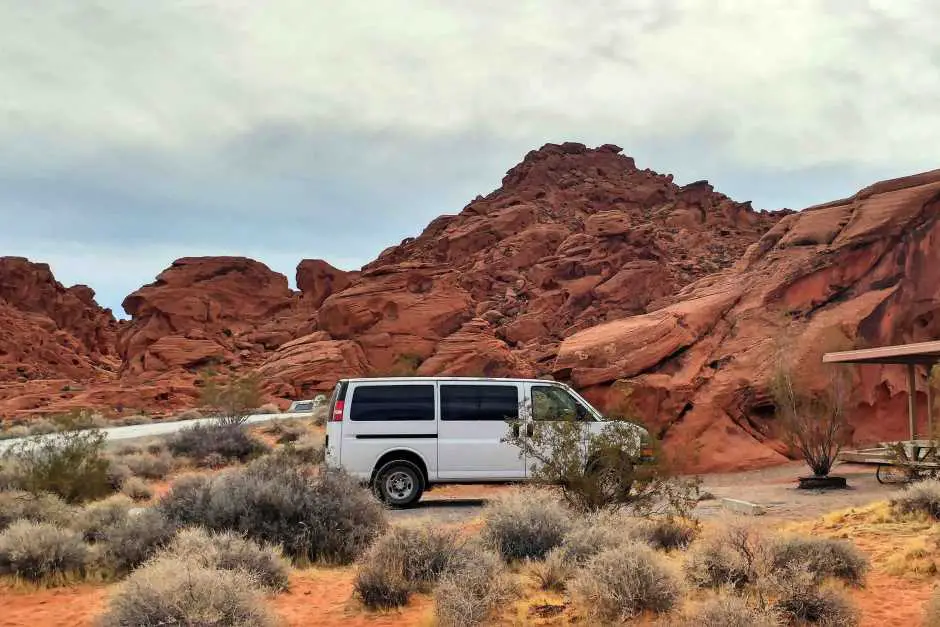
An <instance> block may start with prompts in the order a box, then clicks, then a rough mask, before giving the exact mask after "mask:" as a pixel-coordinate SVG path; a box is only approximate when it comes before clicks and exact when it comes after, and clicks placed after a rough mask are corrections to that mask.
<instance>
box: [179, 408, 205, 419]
mask: <svg viewBox="0 0 940 627" xmlns="http://www.w3.org/2000/svg"><path fill="white" fill-rule="evenodd" d="M202 417H203V416H202V412H201V411H199V410H198V409H187V410H186V411H184V412H182V413H180V414H177V415H176V416H174V417H173V420H198V419H200V418H202Z"/></svg>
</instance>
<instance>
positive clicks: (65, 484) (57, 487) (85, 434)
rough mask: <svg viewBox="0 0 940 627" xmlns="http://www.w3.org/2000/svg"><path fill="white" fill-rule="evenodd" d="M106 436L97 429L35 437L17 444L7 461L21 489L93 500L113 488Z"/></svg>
mask: <svg viewBox="0 0 940 627" xmlns="http://www.w3.org/2000/svg"><path fill="white" fill-rule="evenodd" d="M104 439H105V435H104V433H102V432H101V431H98V430H96V429H90V430H87V431H68V432H63V433H58V434H54V435H48V436H42V437H39V438H31V439H29V440H27V441H24V442H18V443H16V444H14V446H12V447H11V448H10V449H8V450H7V451H6V452H5V453H4V454H3V457H4V460H3V461H4V463H5V464H7V463H9V464H11V466H12V468H13V469H14V472H15V474H14V476H13V479H12V481H13V483H14V484H15V487H16V488H18V489H21V490H25V491H27V492H32V493H33V494H38V493H42V492H50V493H52V494H57V495H58V496H60V497H62V498H63V499H64V500H65V501H66V502H68V503H81V502H84V501H93V500H96V499H99V498H101V497H103V496H107V495H108V494H110V493H111V492H112V491H113V488H112V486H111V483H110V481H109V479H108V466H109V461H108V459H107V458H106V457H105V456H104V452H103V448H104Z"/></svg>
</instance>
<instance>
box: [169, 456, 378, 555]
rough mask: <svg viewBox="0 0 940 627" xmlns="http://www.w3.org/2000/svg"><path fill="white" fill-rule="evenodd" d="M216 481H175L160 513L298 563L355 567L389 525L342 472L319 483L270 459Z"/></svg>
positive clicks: (332, 472)
mask: <svg viewBox="0 0 940 627" xmlns="http://www.w3.org/2000/svg"><path fill="white" fill-rule="evenodd" d="M268 457H272V458H273V457H274V456H266V457H265V458H263V459H261V460H257V461H256V462H254V463H252V464H250V465H249V466H247V467H245V468H238V469H231V470H229V471H227V472H223V473H221V474H220V475H218V476H215V477H212V478H208V479H207V478H192V477H187V478H186V479H185V480H184V481H177V482H176V483H175V484H174V485H173V486H172V488H171V489H170V492H169V493H168V494H167V495H166V496H164V498H163V499H162V500H161V502H160V510H161V511H162V512H163V513H164V514H165V515H166V516H167V517H168V518H169V519H170V520H172V521H174V522H175V523H177V524H179V525H190V524H195V525H202V526H204V527H206V528H207V529H212V530H215V531H227V530H231V531H236V532H238V533H242V534H245V535H247V536H248V537H250V538H252V539H254V540H256V541H258V542H264V543H269V544H280V545H281V546H282V547H283V549H284V552H285V554H287V555H289V556H290V557H292V558H294V559H295V560H298V561H299V562H301V563H303V562H308V561H309V562H326V563H341V564H346V563H349V562H352V561H354V560H355V559H356V558H358V557H359V555H361V554H362V552H363V551H365V549H366V548H367V547H368V546H369V545H370V544H371V543H372V541H373V540H374V539H375V537H376V536H377V535H378V534H380V533H381V532H382V531H384V529H385V526H386V521H385V516H384V512H383V510H382V507H381V506H380V505H379V504H378V502H377V501H375V499H373V498H372V496H371V495H370V494H369V492H368V491H366V490H364V489H362V488H361V487H359V485H358V483H357V481H356V480H355V479H353V478H352V477H350V476H348V475H346V474H345V473H343V472H341V471H336V470H327V471H324V472H322V473H321V474H319V475H318V476H316V477H312V476H309V475H308V474H306V473H305V472H304V471H303V469H302V468H297V467H296V465H291V464H289V463H285V462H284V461H283V460H282V461H278V460H277V459H273V460H272V459H268Z"/></svg>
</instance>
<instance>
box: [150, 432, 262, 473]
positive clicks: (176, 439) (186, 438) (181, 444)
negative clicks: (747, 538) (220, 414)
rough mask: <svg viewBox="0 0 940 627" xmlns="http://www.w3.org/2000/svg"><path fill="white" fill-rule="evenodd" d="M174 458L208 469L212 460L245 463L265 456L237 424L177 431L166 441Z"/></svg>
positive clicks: (254, 440)
mask: <svg viewBox="0 0 940 627" xmlns="http://www.w3.org/2000/svg"><path fill="white" fill-rule="evenodd" d="M167 447H168V448H169V449H170V451H172V453H173V454H174V455H180V456H185V457H188V458H190V459H192V460H193V461H194V462H195V463H196V464H199V465H202V466H209V467H212V466H214V465H216V464H213V463H212V460H213V459H216V458H218V459H220V460H222V461H223V462H224V461H239V462H245V461H248V460H250V459H254V458H255V457H258V456H260V455H262V454H263V453H266V452H267V451H268V450H269V447H268V445H267V444H265V443H264V442H262V441H261V440H259V439H258V438H256V437H254V436H252V435H251V434H250V433H249V432H248V430H247V429H246V428H245V427H244V425H241V424H196V425H193V426H191V427H186V428H184V429H180V430H179V431H177V432H176V433H174V434H173V435H172V436H170V437H169V439H168V440H167Z"/></svg>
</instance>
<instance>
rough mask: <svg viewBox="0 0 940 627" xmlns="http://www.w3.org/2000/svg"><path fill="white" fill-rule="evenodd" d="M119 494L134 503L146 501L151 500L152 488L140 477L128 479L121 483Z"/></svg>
mask: <svg viewBox="0 0 940 627" xmlns="http://www.w3.org/2000/svg"><path fill="white" fill-rule="evenodd" d="M121 493H123V494H124V495H125V496H127V497H128V498H130V499H133V500H134V501H148V500H150V499H151V498H153V488H151V487H150V486H149V485H148V484H147V482H146V481H144V480H143V479H141V478H140V477H128V478H127V479H125V480H124V482H123V483H121Z"/></svg>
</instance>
